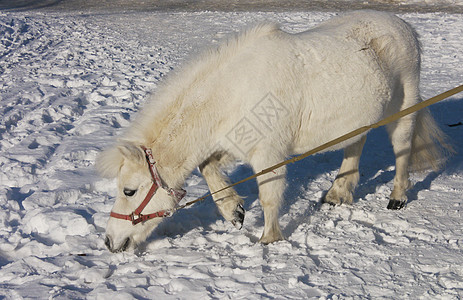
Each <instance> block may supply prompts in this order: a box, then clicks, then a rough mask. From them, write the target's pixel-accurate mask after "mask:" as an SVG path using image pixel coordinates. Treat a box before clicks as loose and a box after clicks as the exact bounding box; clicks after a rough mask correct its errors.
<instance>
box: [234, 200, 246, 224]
mask: <svg viewBox="0 0 463 300" xmlns="http://www.w3.org/2000/svg"><path fill="white" fill-rule="evenodd" d="M244 213H245V210H244V208H243V205H241V204H238V206H237V207H236V210H235V212H234V213H233V216H234V217H235V218H234V219H233V220H232V221H231V222H232V224H233V226H235V228H236V229H238V230H239V229H241V228H242V227H243V222H244Z"/></svg>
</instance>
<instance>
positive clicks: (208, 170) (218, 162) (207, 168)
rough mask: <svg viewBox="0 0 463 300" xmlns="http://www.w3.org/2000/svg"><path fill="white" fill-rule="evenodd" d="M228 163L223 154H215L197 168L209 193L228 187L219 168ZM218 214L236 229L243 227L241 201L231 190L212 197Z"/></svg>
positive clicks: (225, 155) (226, 157)
mask: <svg viewBox="0 0 463 300" xmlns="http://www.w3.org/2000/svg"><path fill="white" fill-rule="evenodd" d="M227 161H228V155H227V154H225V153H215V154H213V155H212V156H211V157H209V158H208V159H207V160H206V161H205V162H203V163H202V164H201V165H200V166H199V170H200V171H201V174H203V176H204V178H205V179H206V182H207V185H208V186H209V190H210V191H211V192H215V191H218V190H220V189H223V188H224V187H226V186H228V185H229V183H228V181H227V179H226V178H225V176H224V175H223V173H222V171H221V167H222V166H223V165H224V164H225V163H226V162H227ZM212 199H214V202H215V203H216V205H217V208H218V209H219V212H220V214H221V215H222V216H223V217H224V218H225V220H227V221H230V222H231V223H232V224H233V225H234V226H235V227H236V228H237V229H241V227H243V221H244V213H245V211H244V208H243V203H244V201H243V199H242V198H241V197H240V196H239V195H238V193H237V192H236V191H235V190H234V189H233V188H228V189H226V190H224V191H222V192H219V193H217V194H214V195H212Z"/></svg>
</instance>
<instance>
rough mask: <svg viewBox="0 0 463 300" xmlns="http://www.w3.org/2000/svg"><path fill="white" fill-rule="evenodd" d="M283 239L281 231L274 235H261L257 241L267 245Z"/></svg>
mask: <svg viewBox="0 0 463 300" xmlns="http://www.w3.org/2000/svg"><path fill="white" fill-rule="evenodd" d="M283 240H284V237H283V235H282V234H281V233H278V234H276V235H274V236H262V237H261V238H260V240H259V243H261V244H264V245H268V244H271V243H275V242H278V241H283Z"/></svg>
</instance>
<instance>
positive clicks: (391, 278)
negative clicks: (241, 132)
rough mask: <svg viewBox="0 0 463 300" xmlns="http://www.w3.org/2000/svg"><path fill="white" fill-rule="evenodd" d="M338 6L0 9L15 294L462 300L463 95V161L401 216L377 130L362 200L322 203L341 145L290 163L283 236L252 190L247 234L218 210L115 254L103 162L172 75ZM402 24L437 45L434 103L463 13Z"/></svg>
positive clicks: (430, 53) (5, 203) (453, 81)
mask: <svg viewBox="0 0 463 300" xmlns="http://www.w3.org/2000/svg"><path fill="white" fill-rule="evenodd" d="M441 2H445V1H444V0H442V1H441ZM446 2H448V3H450V2H451V1H446ZM434 3H437V2H434ZM450 4H452V5H455V6H458V5H460V4H459V3H457V2H456V1H455V3H450ZM335 14H336V13H335V12H315V11H308V12H295V11H291V12H258V11H250V12H224V11H216V12H205V11H153V12H142V11H138V12H124V11H121V12H118V13H107V14H105V13H92V12H84V13H82V12H80V11H73V10H72V11H65V12H62V11H61V12H48V11H47V12H46V11H43V10H33V11H23V12H11V11H3V12H0V32H1V33H0V39H1V43H0V116H1V119H0V206H1V210H0V222H1V227H0V297H2V296H4V297H5V298H7V299H21V298H41V299H43V298H64V299H68V298H71V299H82V298H89V299H109V298H112V299H133V298H135V299H151V298H160V299H206V298H213V299H217V298H220V299H221V298H232V299H261V298H278V299H282V298H286V299H300V298H321V299H345V298H351V299H360V298H388V299H398V298H411V299H418V298H424V299H430V298H433V299H459V298H461V297H463V226H462V225H463V219H462V203H463V202H462V194H463V154H462V153H463V139H462V130H463V127H462V126H453V127H449V126H448V125H449V124H458V123H459V122H461V121H463V120H462V115H463V106H462V101H461V100H462V97H463V95H461V94H460V95H456V96H454V97H451V98H450V99H448V100H445V101H444V102H442V103H439V104H436V105H434V106H433V107H432V108H431V110H432V112H433V115H434V116H435V118H436V119H437V121H438V123H440V124H441V127H442V128H443V130H444V131H445V132H446V133H447V134H448V135H449V137H450V139H451V141H452V143H453V145H454V147H455V149H456V150H457V151H458V153H457V154H456V155H455V156H453V157H452V158H451V160H450V162H449V164H448V165H447V167H446V168H445V169H444V170H442V171H440V172H437V173H435V172H431V173H423V174H421V173H417V174H413V175H412V181H413V182H414V183H415V186H414V187H413V188H412V189H411V190H410V191H409V193H408V196H409V199H410V201H409V203H408V205H407V206H406V208H405V209H403V210H401V211H389V210H387V209H386V208H385V207H386V205H387V202H388V199H387V197H388V195H389V194H390V192H391V188H392V178H393V175H394V167H393V166H394V159H393V155H392V151H391V149H390V146H389V143H388V142H387V137H386V134H385V132H384V130H382V129H380V130H375V131H373V132H371V133H370V134H369V138H368V141H367V145H366V147H365V152H364V155H363V157H362V162H361V180H360V185H359V187H358V189H357V191H356V193H355V198H356V201H355V203H354V204H353V205H352V206H339V207H331V206H329V205H325V204H321V203H320V198H321V197H322V195H323V193H324V192H325V191H326V190H327V189H328V188H329V187H330V184H331V182H332V181H333V179H334V177H335V176H336V172H337V169H338V167H339V164H340V161H341V158H342V153H341V152H331V153H326V154H323V155H315V156H313V157H309V158H307V159H305V160H304V161H301V162H299V163H297V164H294V165H291V166H290V167H289V170H288V173H289V176H288V188H287V190H286V193H285V195H286V197H285V203H284V205H283V207H282V209H281V213H280V221H281V224H282V228H283V232H284V234H285V236H286V237H287V239H286V240H285V241H282V242H278V243H275V244H271V245H268V246H263V245H261V244H259V243H257V240H258V237H259V236H260V234H261V231H262V228H263V216H262V210H261V208H260V205H259V203H258V196H257V187H256V183H255V182H251V183H246V184H243V185H241V186H239V187H238V188H237V190H238V192H239V193H240V194H241V195H243V196H246V200H245V209H246V218H245V223H244V227H243V229H241V230H240V231H239V230H236V229H235V228H234V226H233V225H231V224H229V223H227V222H225V221H224V220H223V219H222V218H221V217H220V216H219V214H218V212H217V209H216V208H215V206H214V205H213V203H212V202H211V201H210V200H207V201H205V202H202V203H199V204H196V205H194V206H193V207H191V208H188V209H184V210H182V211H179V212H178V213H177V214H176V215H174V216H173V217H172V218H170V219H167V220H165V221H164V222H163V223H162V224H161V225H160V226H159V228H158V229H157V230H156V231H155V232H154V234H153V235H151V236H150V238H149V239H148V241H147V242H146V243H144V244H143V245H141V246H140V247H139V248H138V249H137V250H136V251H134V252H128V253H118V254H112V253H110V252H109V251H108V250H106V248H105V246H104V228H105V224H106V221H107V219H108V216H109V212H110V210H111V207H112V203H113V198H114V196H115V182H114V181H112V180H107V179H102V178H100V177H99V176H98V175H97V174H96V172H95V170H94V161H95V157H96V155H97V153H98V152H99V151H100V150H101V149H103V148H105V147H107V146H108V145H110V143H111V142H112V141H114V139H115V138H116V136H117V135H118V134H120V133H121V131H122V130H123V128H125V127H127V126H128V124H129V122H130V121H131V120H133V118H134V116H135V112H136V111H137V110H138V109H139V107H140V105H142V104H143V102H144V99H145V98H146V96H147V94H148V93H149V92H150V91H153V90H156V87H157V85H158V83H159V82H160V81H161V80H162V78H163V77H164V76H165V75H166V74H168V73H169V72H170V71H171V70H172V69H175V68H177V66H178V65H180V64H181V63H182V61H184V60H185V59H186V58H187V57H188V56H189V55H190V54H192V53H196V52H198V51H200V50H199V49H201V48H203V47H204V46H206V45H209V44H215V43H217V42H218V41H219V40H220V39H222V38H223V37H224V36H227V35H228V34H230V33H232V32H235V31H238V30H239V29H241V28H243V27H246V26H248V25H249V24H254V23H256V22H259V21H263V20H274V21H278V22H280V23H282V25H283V28H284V29H285V30H288V31H291V32H297V31H301V30H304V29H307V28H310V27H312V26H313V25H315V24H318V23H319V22H320V21H322V20H325V19H328V18H330V17H331V16H333V15H335ZM400 16H401V17H403V18H404V19H405V20H407V21H408V22H410V23H411V24H412V25H414V26H415V28H416V30H417V31H418V32H419V34H420V35H421V41H422V43H423V49H424V55H423V71H422V94H423V96H424V98H428V97H431V96H433V95H435V94H437V93H440V92H442V91H445V90H447V89H450V88H453V87H455V86H458V85H460V84H461V83H462V82H463V72H462V71H463V70H462V67H461V66H462V65H463V42H462V40H461V36H462V35H463V18H462V15H459V14H451V13H444V12H431V13H405V14H404V13H402V14H400ZM250 172H251V171H250V169H249V168H248V167H246V166H244V165H242V164H240V163H237V165H236V167H235V168H232V169H230V170H228V173H229V175H230V176H231V179H232V181H237V180H239V179H241V178H244V177H247V176H249V175H250ZM185 188H186V190H187V191H188V196H187V199H186V200H185V201H189V200H193V199H195V198H196V197H198V196H201V195H203V194H205V193H206V191H207V186H206V183H205V181H204V180H203V179H202V177H201V176H200V174H199V173H198V172H194V173H193V174H192V175H191V176H190V177H189V178H188V180H187V182H186V183H185Z"/></svg>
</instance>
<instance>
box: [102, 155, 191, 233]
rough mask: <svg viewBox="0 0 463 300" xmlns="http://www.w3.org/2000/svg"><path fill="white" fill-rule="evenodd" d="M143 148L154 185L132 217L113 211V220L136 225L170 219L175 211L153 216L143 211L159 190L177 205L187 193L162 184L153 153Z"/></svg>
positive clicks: (163, 211)
mask: <svg viewBox="0 0 463 300" xmlns="http://www.w3.org/2000/svg"><path fill="white" fill-rule="evenodd" d="M142 148H143V151H144V152H145V155H146V161H147V162H148V166H149V170H150V173H151V177H152V178H153V185H152V186H151V188H150V190H149V191H148V194H146V196H145V199H144V200H143V202H142V203H141V204H140V205H139V206H138V208H137V209H136V210H134V211H133V212H132V213H131V214H130V215H124V214H119V213H116V212H113V211H112V212H111V214H110V216H111V217H113V218H116V219H122V220H127V221H131V222H132V225H136V224H138V223H140V222H144V221H146V220H149V219H153V218H165V217H170V216H171V215H172V214H173V213H174V211H175V210H160V211H157V212H155V213H152V214H146V215H143V214H142V211H143V209H144V208H145V206H146V205H148V202H150V200H151V198H152V197H153V196H154V194H155V193H156V191H157V190H158V188H163V189H165V190H166V191H167V192H168V193H169V194H170V195H171V196H172V197H174V198H175V199H176V200H177V203H178V202H180V200H182V198H183V197H184V196H185V194H186V191H185V190H183V189H180V190H174V189H173V188H169V187H166V186H164V185H163V184H162V181H161V177H159V173H158V170H157V169H156V161H155V160H154V158H153V152H152V151H151V149H149V148H145V147H142Z"/></svg>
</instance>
